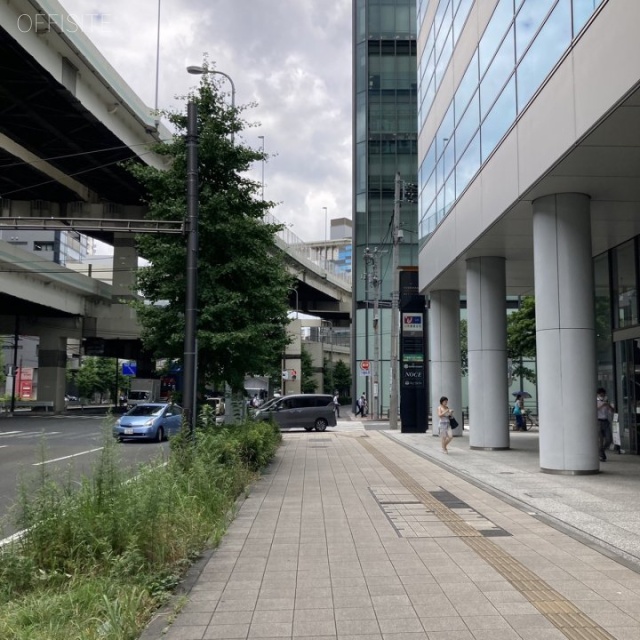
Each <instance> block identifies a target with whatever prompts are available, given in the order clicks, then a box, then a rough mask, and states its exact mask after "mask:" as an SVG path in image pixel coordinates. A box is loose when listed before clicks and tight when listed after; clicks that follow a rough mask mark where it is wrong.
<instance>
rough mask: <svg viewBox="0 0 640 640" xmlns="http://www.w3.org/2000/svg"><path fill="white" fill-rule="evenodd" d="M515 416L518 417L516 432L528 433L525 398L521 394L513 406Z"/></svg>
mask: <svg viewBox="0 0 640 640" xmlns="http://www.w3.org/2000/svg"><path fill="white" fill-rule="evenodd" d="M513 415H514V416H515V417H516V431H526V430H527V427H526V426H525V423H524V398H523V397H522V394H521V393H519V394H518V395H517V396H516V402H515V404H514V405H513Z"/></svg>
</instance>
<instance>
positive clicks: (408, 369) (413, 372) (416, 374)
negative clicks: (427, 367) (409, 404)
mask: <svg viewBox="0 0 640 640" xmlns="http://www.w3.org/2000/svg"><path fill="white" fill-rule="evenodd" d="M402 386H403V387H405V388H411V387H414V388H422V387H424V366H423V365H422V364H419V365H417V366H415V365H412V364H410V363H405V364H404V365H402Z"/></svg>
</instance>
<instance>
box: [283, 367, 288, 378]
mask: <svg viewBox="0 0 640 640" xmlns="http://www.w3.org/2000/svg"><path fill="white" fill-rule="evenodd" d="M282 379H283V380H288V379H289V369H283V370H282Z"/></svg>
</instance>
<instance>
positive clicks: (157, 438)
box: [156, 427, 164, 442]
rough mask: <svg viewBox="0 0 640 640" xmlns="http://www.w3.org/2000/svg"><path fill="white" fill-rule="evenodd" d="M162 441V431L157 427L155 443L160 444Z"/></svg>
mask: <svg viewBox="0 0 640 640" xmlns="http://www.w3.org/2000/svg"><path fill="white" fill-rule="evenodd" d="M163 440H164V429H163V428H162V427H158V432H157V433H156V442H162V441H163Z"/></svg>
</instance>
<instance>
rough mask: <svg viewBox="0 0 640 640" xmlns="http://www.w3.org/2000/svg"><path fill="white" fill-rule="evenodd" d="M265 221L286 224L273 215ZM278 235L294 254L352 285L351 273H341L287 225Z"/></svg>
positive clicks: (332, 263) (265, 217) (267, 215)
mask: <svg viewBox="0 0 640 640" xmlns="http://www.w3.org/2000/svg"><path fill="white" fill-rule="evenodd" d="M264 220H265V222H266V223H268V224H277V225H284V223H282V222H280V220H278V218H276V217H275V216H274V215H273V214H271V213H268V214H266V215H265V216H264ZM276 235H277V236H278V237H279V238H280V240H282V241H283V242H284V243H285V244H286V245H287V247H288V249H289V251H290V252H291V253H292V254H294V255H296V256H299V257H300V258H303V259H305V260H309V261H310V262H313V264H315V265H317V266H318V267H320V268H321V269H324V270H325V271H326V272H327V273H330V274H331V275H332V276H335V277H336V278H340V279H341V280H344V281H345V282H348V283H351V273H345V272H344V271H341V270H340V269H339V268H338V266H337V265H336V264H335V263H334V262H331V261H330V260H327V259H326V258H325V257H323V256H321V255H319V253H318V251H317V250H316V249H315V248H314V247H311V246H309V245H308V244H307V243H306V242H304V240H302V239H301V238H299V237H298V236H297V235H296V234H295V233H293V231H291V229H289V227H287V226H286V225H284V226H283V228H282V229H280V231H278V233H277V234H276Z"/></svg>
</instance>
